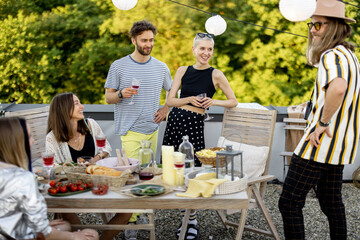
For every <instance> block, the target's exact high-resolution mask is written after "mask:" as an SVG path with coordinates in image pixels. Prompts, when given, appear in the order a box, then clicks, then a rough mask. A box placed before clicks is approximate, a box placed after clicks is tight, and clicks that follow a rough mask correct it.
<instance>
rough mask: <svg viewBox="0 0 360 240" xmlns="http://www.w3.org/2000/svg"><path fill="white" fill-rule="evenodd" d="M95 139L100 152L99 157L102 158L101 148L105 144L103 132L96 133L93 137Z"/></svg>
mask: <svg viewBox="0 0 360 240" xmlns="http://www.w3.org/2000/svg"><path fill="white" fill-rule="evenodd" d="M95 139H96V146H97V147H98V148H99V152H100V159H102V158H103V148H104V147H105V144H106V136H105V135H103V134H100V135H97V136H96V137H95Z"/></svg>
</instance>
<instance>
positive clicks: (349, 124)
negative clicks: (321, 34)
mask: <svg viewBox="0 0 360 240" xmlns="http://www.w3.org/2000/svg"><path fill="white" fill-rule="evenodd" d="M359 74H360V73H359V60H358V59H357V57H356V56H355V54H354V53H353V52H352V51H350V50H349V49H347V48H345V47H344V46H342V45H339V46H337V47H336V48H333V49H329V50H327V51H326V52H324V53H323V54H322V55H321V58H320V62H319V68H318V72H317V77H316V81H315V87H314V97H313V104H314V105H313V109H312V111H311V113H310V116H309V118H308V127H307V128H306V129H305V134H304V136H303V138H302V139H301V141H300V142H299V144H298V146H297V147H296V149H295V151H294V153H295V154H296V155H298V156H300V157H301V158H304V159H308V160H313V161H316V162H319V163H327V164H334V165H344V164H352V163H353V162H354V158H355V155H356V151H357V147H358V141H359V123H360V122H359V121H360V118H359V89H360V83H359ZM335 78H343V79H345V80H346V82H347V90H346V92H345V96H344V100H343V102H342V104H341V105H340V107H339V109H338V110H337V111H336V112H335V113H334V115H333V116H332V118H331V124H330V126H329V128H330V132H331V133H332V137H331V138H329V137H328V136H327V135H326V133H323V134H322V135H320V145H318V147H317V148H316V147H312V146H311V145H310V141H305V139H306V138H307V136H308V135H309V134H310V133H312V132H313V131H314V130H315V128H316V127H317V126H318V122H319V120H320V118H321V114H322V111H323V108H324V102H325V94H326V91H325V90H326V88H327V87H328V84H329V83H330V82H331V81H332V80H333V79H335Z"/></svg>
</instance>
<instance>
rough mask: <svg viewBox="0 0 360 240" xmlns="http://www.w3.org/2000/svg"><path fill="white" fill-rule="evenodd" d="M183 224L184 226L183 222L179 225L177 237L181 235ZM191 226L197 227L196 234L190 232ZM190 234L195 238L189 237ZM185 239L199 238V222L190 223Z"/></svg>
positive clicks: (196, 239) (195, 239)
mask: <svg viewBox="0 0 360 240" xmlns="http://www.w3.org/2000/svg"><path fill="white" fill-rule="evenodd" d="M181 226H182V224H180V226H179V227H178V230H177V233H176V237H177V238H179V237H180V231H181ZM190 228H192V229H195V230H196V234H195V233H193V232H189V229H190ZM188 236H192V237H194V238H191V239H188ZM185 239H188V240H198V239H199V227H198V225H197V224H188V226H187V229H186V234H185Z"/></svg>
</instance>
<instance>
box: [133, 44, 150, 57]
mask: <svg viewBox="0 0 360 240" xmlns="http://www.w3.org/2000/svg"><path fill="white" fill-rule="evenodd" d="M136 49H137V50H138V52H139V53H140V54H141V55H143V56H148V55H150V53H151V50H152V47H151V48H150V50H149V51H145V50H144V49H145V48H141V47H139V46H138V45H136Z"/></svg>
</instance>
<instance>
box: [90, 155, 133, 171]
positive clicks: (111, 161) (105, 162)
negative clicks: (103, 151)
mask: <svg viewBox="0 0 360 240" xmlns="http://www.w3.org/2000/svg"><path fill="white" fill-rule="evenodd" d="M129 162H130V166H120V165H119V161H118V159H117V158H116V157H109V158H104V159H102V160H99V161H97V162H96V165H100V166H104V167H109V168H113V169H115V170H118V171H125V170H126V169H130V170H131V172H134V171H135V169H136V168H137V167H138V166H139V160H138V159H135V158H129Z"/></svg>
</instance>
